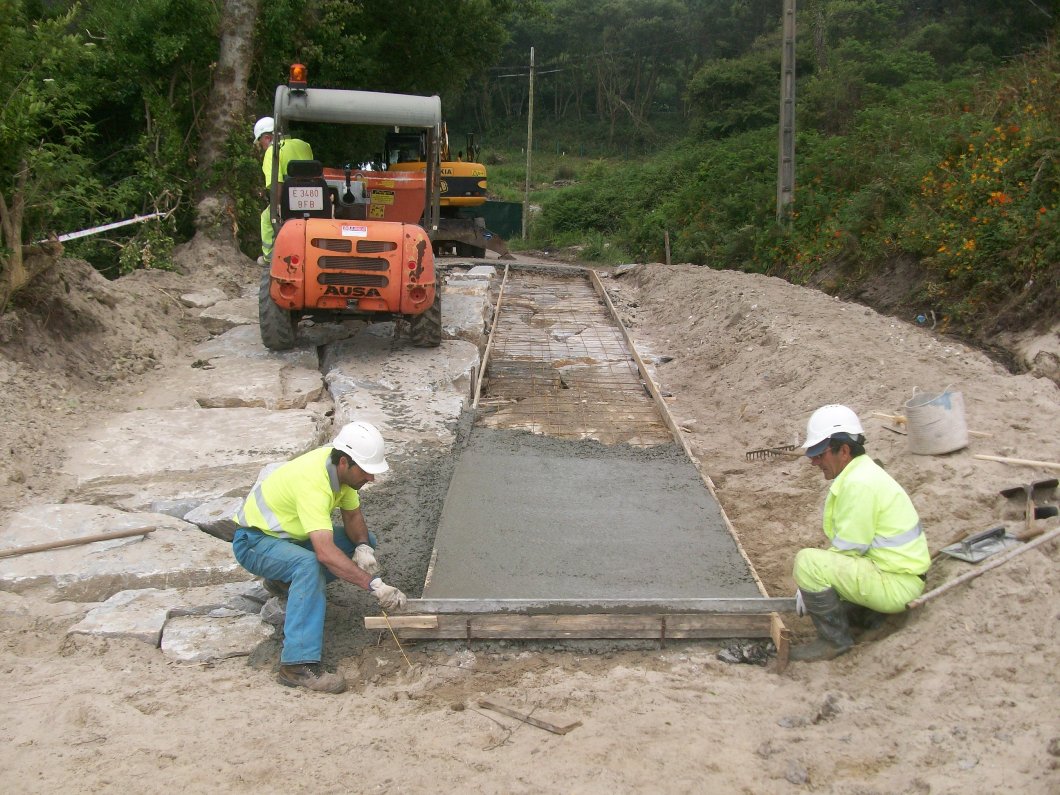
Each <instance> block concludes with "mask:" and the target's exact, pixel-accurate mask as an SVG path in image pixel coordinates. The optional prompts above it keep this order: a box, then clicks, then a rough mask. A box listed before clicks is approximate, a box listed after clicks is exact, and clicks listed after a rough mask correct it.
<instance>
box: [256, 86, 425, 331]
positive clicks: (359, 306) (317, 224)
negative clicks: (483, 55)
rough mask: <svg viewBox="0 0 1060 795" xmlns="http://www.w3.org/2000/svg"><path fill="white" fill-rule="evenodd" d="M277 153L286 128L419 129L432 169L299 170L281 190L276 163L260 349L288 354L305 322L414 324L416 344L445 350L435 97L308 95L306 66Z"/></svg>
mask: <svg viewBox="0 0 1060 795" xmlns="http://www.w3.org/2000/svg"><path fill="white" fill-rule="evenodd" d="M273 118H274V122H275V134H274V136H275V137H274V140H273V145H274V146H275V147H276V150H275V151H279V146H280V143H281V142H282V140H283V137H284V135H285V133H286V131H287V129H288V126H289V124H290V122H294V121H301V122H318V123H335V124H362V125H375V126H385V127H391V128H393V127H395V126H403V127H417V128H420V129H422V130H423V131H424V133H425V138H426V140H427V142H428V143H427V149H428V159H427V168H426V170H425V171H424V172H422V173H416V174H397V173H387V172H376V171H372V170H361V169H353V168H351V167H350V166H346V167H345V168H343V169H331V168H324V167H323V165H322V164H321V163H320V162H319V161H317V160H292V161H290V162H289V163H288V165H287V174H286V177H284V180H283V182H280V179H279V176H280V175H279V161H280V158H278V157H274V158H272V168H273V173H272V182H271V184H272V188H271V190H270V195H269V212H270V218H271V220H272V224H273V228H274V229H275V230H276V242H275V245H274V248H273V252H272V259H271V261H270V262H268V263H266V265H265V268H264V271H263V273H262V277H261V288H260V290H259V293H258V318H259V322H260V326H261V340H262V342H263V343H264V344H265V346H266V347H268V348H270V349H272V350H286V349H288V348H292V347H294V346H295V345H296V344H297V341H298V321H299V320H300V319H301V318H303V317H312V318H314V319H315V320H318V321H319V320H327V319H340V318H345V317H359V318H363V319H366V320H372V321H383V320H393V319H403V320H405V321H407V326H408V329H409V336H410V338H411V341H412V344H413V345H417V346H422V347H433V346H437V345H439V344H440V343H441V338H442V310H441V296H440V294H441V286H440V284H439V277H438V274H436V272H435V266H434V256H433V251H432V246H431V239H430V234H429V233H428V230H432V229H437V226H438V215H439V197H438V195H439V177H438V162H439V160H438V157H439V155H438V153H439V148H438V143H437V142H438V138H439V132H440V129H441V101H440V100H439V99H438V97H436V96H435V97H420V96H410V95H405V94H382V93H376V92H371V91H343V90H336V89H315V88H309V87H307V85H306V82H305V73H304V67H303V68H302V69H301V70H298V69H297V68H296V67H292V72H291V80H290V81H289V82H288V84H287V85H280V86H278V87H277V89H276V99H275V105H274V114H273Z"/></svg>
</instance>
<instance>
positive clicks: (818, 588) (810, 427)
mask: <svg viewBox="0 0 1060 795" xmlns="http://www.w3.org/2000/svg"><path fill="white" fill-rule="evenodd" d="M864 433H865V432H864V429H863V428H862V426H861V421H860V420H859V419H858V417H857V415H856V414H855V413H854V412H853V411H852V410H851V409H849V408H847V407H846V406H838V405H828V406H822V407H821V408H819V409H817V411H815V412H814V413H813V415H812V416H811V417H810V420H809V422H808V423H807V425H806V442H805V444H804V447H805V448H806V456H807V457H808V458H809V459H810V462H811V463H812V464H813V465H814V466H816V467H817V468H818V469H820V470H821V473H822V474H823V475H824V478H825V480H829V481H831V482H832V485H831V486H830V487H829V489H828V497H827V498H826V500H825V504H824V534H825V536H827V538H828V540H829V542H830V546H829V547H828V549H803V550H800V551H799V553H798V554H797V555H796V556H795V570H794V578H795V583H796V585H798V592H797V593H796V597H795V598H796V612H797V613H798V614H799V615H805V614H807V613H808V614H809V616H810V618H811V619H812V620H813V623H814V627H815V628H816V629H817V636H818V637H817V640H815V641H814V642H813V643H808V644H804V645H799V646H795V647H793V648H792V650H791V659H792V660H804V661H812V660H830V659H833V658H834V657H837V656H838V655H840V654H843V653H844V652H846V651H848V650H849V649H850V648H851V646H853V645H854V640H853V638H852V637H851V634H850V629H851V626H852V625H853V626H855V627H860V628H863V629H871V628H875V627H878V626H879V625H880V624H881V623H882V622H883V620H884V619H885V618H886V615H887V614H889V613H901V612H902V611H904V610H905V606H906V604H908V603H909V602H910V601H912V600H913V599H915V598H916V597H918V596H920V594H921V593H923V591H924V577H925V574H926V573H927V570H928V567H929V566H930V565H931V555H930V553H929V552H928V544H927V538H926V537H925V536H924V532H923V530H922V529H921V527H920V518H919V516H918V515H917V512H916V509H915V508H914V507H913V503H912V501H911V500H910V499H909V495H908V494H906V493H905V491H904V490H903V489H902V487H901V486H899V485H898V483H897V482H896V481H895V480H894V478H892V477H891V476H890V475H888V474H887V473H886V472H884V471H883V469H882V468H881V467H880V466H879V465H878V464H877V463H876V462H875V461H873V460H872V459H871V458H869V456H867V455H866V454H865V435H864Z"/></svg>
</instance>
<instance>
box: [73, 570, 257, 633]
mask: <svg viewBox="0 0 1060 795" xmlns="http://www.w3.org/2000/svg"><path fill="white" fill-rule="evenodd" d="M262 596H265V597H267V596H268V594H267V593H266V592H265V590H264V589H263V588H262V587H261V586H260V585H258V584H257V583H256V582H238V583H226V584H225V585H212V586H208V587H204V588H167V589H165V590H161V589H158V588H140V589H137V590H133V591H121V592H119V593H116V594H114V595H113V596H111V597H110V598H109V599H107V601H105V602H104V603H103V604H101V605H99V606H98V607H94V608H92V609H91V610H90V611H89V612H88V613H87V615H85V617H84V618H83V619H82V620H81V621H79V622H78V623H77V624H74V625H73V626H72V627H70V629H68V630H67V634H68V635H93V636H96V637H102V638H127V639H131V640H139V641H142V642H144V643H149V644H151V645H152V646H158V645H159V643H160V642H161V640H162V632H163V630H164V628H165V626H166V622H167V621H169V619H170V618H171V617H173V616H188V615H205V614H208V613H211V612H213V611H215V610H222V609H223V610H228V611H232V612H235V613H243V614H247V615H257V614H258V613H260V612H261V608H262V606H263V601H261V597H262Z"/></svg>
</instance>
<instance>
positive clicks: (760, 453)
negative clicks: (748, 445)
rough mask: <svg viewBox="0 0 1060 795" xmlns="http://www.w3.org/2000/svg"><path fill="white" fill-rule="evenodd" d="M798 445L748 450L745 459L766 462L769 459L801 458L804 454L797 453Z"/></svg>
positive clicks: (781, 445)
mask: <svg viewBox="0 0 1060 795" xmlns="http://www.w3.org/2000/svg"><path fill="white" fill-rule="evenodd" d="M797 449H798V445H795V444H780V445H776V446H775V447H760V448H759V449H757V450H748V451H747V452H746V453H744V458H745V459H747V460H748V461H764V460H765V459H767V458H801V457H802V453H796V452H795V450H797Z"/></svg>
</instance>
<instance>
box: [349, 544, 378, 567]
mask: <svg viewBox="0 0 1060 795" xmlns="http://www.w3.org/2000/svg"><path fill="white" fill-rule="evenodd" d="M353 562H354V563H356V564H357V566H358V567H360V568H361V569H364V573H365V574H378V573H379V561H377V560H376V559H375V550H374V549H372V545H371V544H358V545H357V546H356V547H354V548H353Z"/></svg>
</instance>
